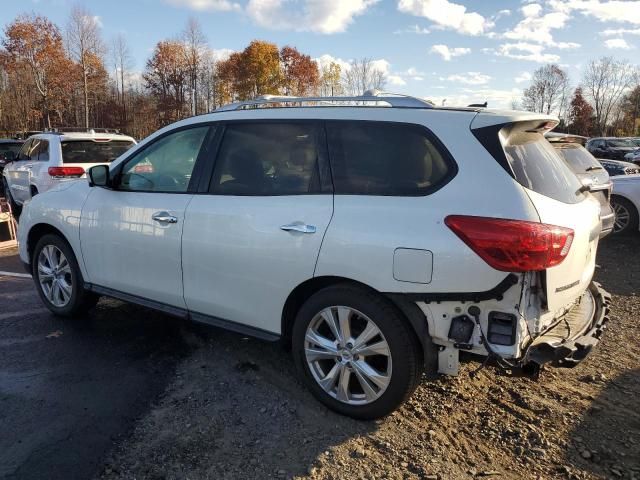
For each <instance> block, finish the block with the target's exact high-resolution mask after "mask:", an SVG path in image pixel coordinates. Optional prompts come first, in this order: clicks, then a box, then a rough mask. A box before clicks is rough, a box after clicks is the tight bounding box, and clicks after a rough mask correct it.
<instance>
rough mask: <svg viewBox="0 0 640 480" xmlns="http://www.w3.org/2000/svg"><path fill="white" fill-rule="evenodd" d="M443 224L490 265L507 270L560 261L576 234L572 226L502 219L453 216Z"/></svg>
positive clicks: (535, 268) (528, 269)
mask: <svg viewBox="0 0 640 480" xmlns="http://www.w3.org/2000/svg"><path fill="white" fill-rule="evenodd" d="M444 223H445V224H446V225H447V226H448V227H449V228H450V229H451V230H452V231H453V233H455V234H456V235H457V236H458V237H460V239H461V240H462V241H463V242H464V243H466V244H467V245H468V246H469V247H470V248H471V249H472V250H473V251H474V252H476V253H477V254H478V255H479V256H480V257H481V258H482V259H483V260H484V261H485V262H487V263H488V264H489V265H490V266H491V267H493V268H495V269H496V270H501V271H504V272H531V271H539V270H545V269H547V268H549V267H553V266H555V265H558V264H560V263H561V262H562V261H563V260H564V259H565V257H566V256H567V254H568V253H569V249H570V248H571V243H572V242H573V235H574V232H573V230H572V229H570V228H565V227H558V226H556V225H547V224H544V223H536V222H526V221H523V220H507V219H502V218H488V217H474V216H465V215H450V216H448V217H447V218H445V219H444Z"/></svg>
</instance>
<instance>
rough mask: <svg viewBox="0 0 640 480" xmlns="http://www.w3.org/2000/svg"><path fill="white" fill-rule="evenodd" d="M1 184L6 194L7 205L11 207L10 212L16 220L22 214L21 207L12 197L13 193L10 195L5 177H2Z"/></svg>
mask: <svg viewBox="0 0 640 480" xmlns="http://www.w3.org/2000/svg"><path fill="white" fill-rule="evenodd" d="M2 186H3V187H4V194H5V195H6V197H5V198H6V199H7V202H9V206H10V207H11V213H12V214H13V218H15V219H16V221H18V219H19V218H20V214H22V207H21V206H20V205H18V204H17V203H16V201H15V200H14V199H13V195H11V189H10V188H9V184H8V183H7V180H6V179H4V178H3V179H2Z"/></svg>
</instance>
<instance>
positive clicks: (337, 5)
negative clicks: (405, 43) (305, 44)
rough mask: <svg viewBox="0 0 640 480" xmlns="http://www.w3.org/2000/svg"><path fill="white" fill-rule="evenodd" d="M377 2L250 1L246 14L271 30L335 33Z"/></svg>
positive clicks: (372, 0) (340, 0) (344, 0)
mask: <svg viewBox="0 0 640 480" xmlns="http://www.w3.org/2000/svg"><path fill="white" fill-rule="evenodd" d="M191 1H195V0H191ZM377 2H378V0H304V1H297V0H249V3H248V4H247V7H246V10H245V11H246V13H247V15H248V16H249V18H251V19H252V20H253V21H254V22H255V23H256V24H258V25H259V26H261V27H264V28H270V29H274V30H295V31H299V32H304V31H310V32H317V33H327V34H328V33H337V32H343V31H345V30H346V28H347V26H349V25H350V24H351V23H352V22H353V19H354V18H355V17H356V16H358V15H362V14H363V13H364V12H365V11H366V10H367V9H368V8H369V7H370V6H371V5H373V4H374V3H377Z"/></svg>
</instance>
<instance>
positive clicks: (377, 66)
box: [371, 58, 391, 75]
mask: <svg viewBox="0 0 640 480" xmlns="http://www.w3.org/2000/svg"><path fill="white" fill-rule="evenodd" d="M371 66H372V67H373V69H374V70H378V71H380V72H382V73H384V74H385V75H388V74H389V72H390V71H391V64H390V63H389V62H388V61H386V60H385V59H384V58H380V59H378V60H371Z"/></svg>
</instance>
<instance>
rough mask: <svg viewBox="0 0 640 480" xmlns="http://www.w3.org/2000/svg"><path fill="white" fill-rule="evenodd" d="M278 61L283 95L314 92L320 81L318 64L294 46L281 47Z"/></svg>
mask: <svg viewBox="0 0 640 480" xmlns="http://www.w3.org/2000/svg"><path fill="white" fill-rule="evenodd" d="M280 61H281V63H282V70H283V75H282V78H283V88H284V93H285V95H294V96H305V95H309V94H312V93H315V92H316V91H317V89H318V86H319V83H320V72H319V70H318V64H317V63H316V62H314V61H313V60H312V59H311V57H310V56H309V55H303V54H301V53H300V52H299V51H298V50H297V49H295V48H294V47H289V46H286V47H282V49H281V50H280Z"/></svg>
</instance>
